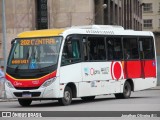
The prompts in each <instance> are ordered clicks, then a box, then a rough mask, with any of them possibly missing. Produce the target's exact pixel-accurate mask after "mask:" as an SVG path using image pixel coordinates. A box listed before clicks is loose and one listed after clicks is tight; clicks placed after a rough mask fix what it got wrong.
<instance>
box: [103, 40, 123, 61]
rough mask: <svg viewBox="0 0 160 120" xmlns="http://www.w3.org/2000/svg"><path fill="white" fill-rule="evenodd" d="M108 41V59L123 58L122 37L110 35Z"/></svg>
mask: <svg viewBox="0 0 160 120" xmlns="http://www.w3.org/2000/svg"><path fill="white" fill-rule="evenodd" d="M106 43H107V49H108V60H121V59H122V58H123V54H122V44H121V38H118V37H117V38H116V37H115V38H112V37H111V38H109V37H108V38H107V42H106Z"/></svg>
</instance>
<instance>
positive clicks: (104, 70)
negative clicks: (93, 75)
mask: <svg viewBox="0 0 160 120" xmlns="http://www.w3.org/2000/svg"><path fill="white" fill-rule="evenodd" d="M101 73H102V74H109V67H104V68H101Z"/></svg>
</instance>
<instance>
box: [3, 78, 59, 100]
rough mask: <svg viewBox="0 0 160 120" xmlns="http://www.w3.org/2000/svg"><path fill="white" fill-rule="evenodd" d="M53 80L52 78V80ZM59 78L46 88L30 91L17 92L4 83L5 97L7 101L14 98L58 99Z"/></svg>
mask: <svg viewBox="0 0 160 120" xmlns="http://www.w3.org/2000/svg"><path fill="white" fill-rule="evenodd" d="M52 79H53V78H52ZM59 89H60V88H59V77H57V78H56V80H55V81H54V82H53V83H52V84H51V85H49V86H47V87H39V88H37V89H32V90H29V89H27V90H23V89H21V90H18V89H16V88H10V87H9V86H8V85H7V84H6V83H5V91H6V96H7V98H9V99H12V98H13V99H14V98H28V99H47V98H48V99H51V98H60V90H59Z"/></svg>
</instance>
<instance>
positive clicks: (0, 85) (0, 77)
mask: <svg viewBox="0 0 160 120" xmlns="http://www.w3.org/2000/svg"><path fill="white" fill-rule="evenodd" d="M3 71H4V66H1V67H0V98H3V91H4V76H5V75H4V72H3Z"/></svg>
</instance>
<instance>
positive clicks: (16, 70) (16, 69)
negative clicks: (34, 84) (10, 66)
mask: <svg viewBox="0 0 160 120" xmlns="http://www.w3.org/2000/svg"><path fill="white" fill-rule="evenodd" d="M18 68H19V65H17V67H16V68H15V70H14V72H15V73H17V72H18V70H19V69H18Z"/></svg>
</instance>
